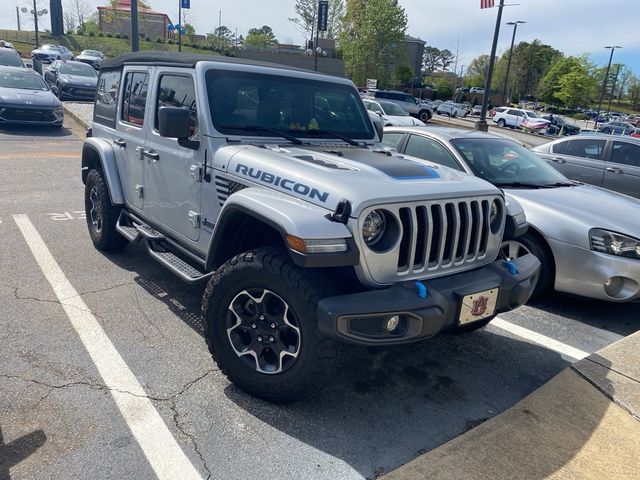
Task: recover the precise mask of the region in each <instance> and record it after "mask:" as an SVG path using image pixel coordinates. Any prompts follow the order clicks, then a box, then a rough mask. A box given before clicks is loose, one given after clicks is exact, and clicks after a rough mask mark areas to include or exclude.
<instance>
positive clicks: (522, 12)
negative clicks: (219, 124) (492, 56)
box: [0, 0, 640, 75]
mask: <svg viewBox="0 0 640 480" xmlns="http://www.w3.org/2000/svg"><path fill="white" fill-rule="evenodd" d="M24 1H26V0H1V3H2V5H3V7H4V8H2V9H1V12H0V28H16V23H15V22H16V20H15V12H14V11H13V9H12V8H10V5H12V4H14V5H22V4H23V3H24ZM39 1H41V2H42V3H43V5H46V6H47V7H48V4H49V1H48V0H39ZM63 1H66V0H63ZM85 1H86V3H87V4H88V5H90V6H92V7H95V6H97V5H104V4H106V3H107V2H106V0H85ZM149 2H150V4H151V6H152V7H153V8H154V9H156V10H161V11H164V12H167V13H168V14H169V16H170V17H171V18H172V19H175V18H177V16H178V15H177V6H178V0H149ZM399 2H400V4H401V5H402V6H403V7H404V8H405V10H406V12H407V14H408V17H409V29H408V33H409V34H410V35H412V36H416V37H420V38H422V39H423V40H425V41H426V42H427V43H428V44H430V45H433V46H436V47H438V48H449V49H450V50H452V51H455V49H456V46H457V45H458V44H459V46H460V59H459V62H458V65H459V66H460V65H467V64H468V63H469V62H470V61H471V60H472V59H473V58H475V57H476V56H478V55H481V54H483V53H489V52H490V49H491V38H492V35H493V28H494V25H495V19H496V13H497V12H496V10H497V9H495V8H494V9H486V10H480V0H399ZM498 2H499V0H496V3H498ZM506 3H507V4H516V3H518V4H519V5H515V6H510V7H505V9H504V10H505V11H504V14H503V24H504V23H505V22H508V21H512V20H524V21H526V22H527V23H526V24H525V25H520V26H519V27H518V35H517V37H516V41H523V40H526V41H531V40H533V39H535V38H539V39H540V40H541V41H542V42H544V43H547V44H549V45H551V46H553V47H555V48H557V49H559V50H561V51H563V52H565V53H567V54H570V55H580V54H582V53H585V52H589V53H591V55H592V60H593V61H594V62H596V63H598V64H606V63H607V61H608V51H606V50H605V49H604V48H603V47H604V46H605V45H622V46H623V47H624V48H623V49H622V50H619V51H616V53H615V56H614V63H623V64H625V65H627V66H628V67H630V68H631V69H632V70H634V72H635V73H636V74H637V75H638V74H640V34H639V33H638V28H640V0H506ZM294 4H295V0H235V1H233V2H229V1H219V0H191V5H192V9H191V12H190V13H189V15H188V20H189V21H190V22H191V23H193V24H194V25H195V27H196V30H197V31H198V33H207V32H210V31H213V30H214V29H215V28H216V27H217V25H218V11H219V10H222V24H223V25H226V26H228V27H230V28H231V29H234V28H238V32H239V33H246V31H247V30H248V29H249V28H251V27H255V26H261V25H263V24H267V25H270V26H271V27H272V28H273V30H274V32H275V33H276V36H277V37H278V39H279V40H280V41H281V42H283V43H298V44H300V43H302V42H303V41H304V38H303V36H302V34H301V33H300V32H299V31H298V30H297V29H296V27H295V25H293V24H292V23H291V22H289V21H287V18H288V17H291V16H293V6H294ZM7 7H9V8H7ZM503 27H504V28H503V29H502V30H501V35H500V42H499V44H498V52H499V53H501V52H503V51H504V50H505V49H507V48H508V47H509V43H510V41H511V27H507V26H504V25H503ZM30 28H32V27H30Z"/></svg>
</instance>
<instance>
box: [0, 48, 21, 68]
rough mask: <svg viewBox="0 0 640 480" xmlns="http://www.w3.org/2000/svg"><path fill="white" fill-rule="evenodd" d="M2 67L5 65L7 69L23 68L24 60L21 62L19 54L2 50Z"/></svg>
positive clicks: (0, 53)
mask: <svg viewBox="0 0 640 480" xmlns="http://www.w3.org/2000/svg"><path fill="white" fill-rule="evenodd" d="M0 65H5V66H7V67H22V60H20V56H18V54H16V53H15V52H14V51H13V50H7V51H6V52H3V51H2V50H0Z"/></svg>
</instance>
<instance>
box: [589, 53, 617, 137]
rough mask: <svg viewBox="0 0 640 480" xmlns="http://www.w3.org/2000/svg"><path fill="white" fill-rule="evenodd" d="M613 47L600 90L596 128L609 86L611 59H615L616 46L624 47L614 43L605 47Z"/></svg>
mask: <svg viewBox="0 0 640 480" xmlns="http://www.w3.org/2000/svg"><path fill="white" fill-rule="evenodd" d="M604 48H608V49H611V55H609V63H608V64H607V71H606V73H605V74H604V80H602V91H601V92H600V100H598V111H597V112H596V123H595V125H594V128H595V129H596V130H597V129H598V117H599V116H600V108H601V107H602V98H603V97H604V90H605V88H607V80H608V79H609V70H611V60H613V52H615V51H616V48H622V47H621V46H620V45H613V46H609V47H604Z"/></svg>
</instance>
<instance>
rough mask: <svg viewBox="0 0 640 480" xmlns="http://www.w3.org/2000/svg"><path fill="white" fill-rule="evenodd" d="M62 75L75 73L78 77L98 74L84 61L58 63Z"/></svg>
mask: <svg viewBox="0 0 640 480" xmlns="http://www.w3.org/2000/svg"><path fill="white" fill-rule="evenodd" d="M60 73H61V74H62V75H77V76H79V77H97V76H98V74H97V73H96V71H95V70H94V69H93V67H90V66H89V65H86V64H84V63H63V64H61V65H60Z"/></svg>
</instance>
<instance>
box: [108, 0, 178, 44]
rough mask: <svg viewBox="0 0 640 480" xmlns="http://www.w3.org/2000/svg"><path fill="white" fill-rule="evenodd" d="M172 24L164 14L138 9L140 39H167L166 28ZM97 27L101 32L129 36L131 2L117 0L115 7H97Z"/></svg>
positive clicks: (128, 0) (129, 0)
mask: <svg viewBox="0 0 640 480" xmlns="http://www.w3.org/2000/svg"><path fill="white" fill-rule="evenodd" d="M171 23H172V22H171V20H170V19H169V16H168V15H167V14H166V13H162V12H157V11H155V10H151V9H147V8H138V32H139V34H140V36H141V37H149V38H150V39H151V40H155V39H156V38H162V39H163V40H166V39H167V35H168V30H167V26H168V25H170V24H171ZM98 26H99V28H100V31H101V32H105V33H119V34H120V35H124V34H126V35H130V34H131V0H118V4H117V7H115V8H113V7H111V6H106V7H104V6H103V7H98Z"/></svg>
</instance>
